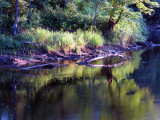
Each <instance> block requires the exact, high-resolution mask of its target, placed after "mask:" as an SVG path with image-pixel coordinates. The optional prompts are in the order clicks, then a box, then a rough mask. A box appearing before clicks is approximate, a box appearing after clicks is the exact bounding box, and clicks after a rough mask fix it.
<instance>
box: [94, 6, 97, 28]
mask: <svg viewBox="0 0 160 120" xmlns="http://www.w3.org/2000/svg"><path fill="white" fill-rule="evenodd" d="M97 11H98V5H97V4H96V9H95V18H94V26H95V27H96V24H97Z"/></svg>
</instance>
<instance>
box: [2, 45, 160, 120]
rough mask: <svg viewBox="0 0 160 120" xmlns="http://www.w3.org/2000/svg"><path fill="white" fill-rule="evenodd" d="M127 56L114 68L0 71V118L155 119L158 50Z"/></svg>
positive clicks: (159, 112)
mask: <svg viewBox="0 0 160 120" xmlns="http://www.w3.org/2000/svg"><path fill="white" fill-rule="evenodd" d="M128 55H129V56H131V57H132V59H130V60H128V61H126V62H125V64H124V65H121V66H119V67H117V68H100V67H98V68H91V67H88V66H79V65H76V64H75V63H74V62H71V61H65V63H69V66H68V67H62V68H55V69H54V70H52V71H49V70H48V71H47V70H43V71H42V70H41V71H35V70H30V71H11V70H4V69H1V70H0V73H1V74H0V119H1V120H8V119H9V120H11V119H17V120H143V119H146V120H152V119H155V120H157V119H160V48H154V49H149V50H141V51H137V52H133V53H128ZM106 61H107V60H104V61H102V60H101V61H99V63H98V64H101V63H106Z"/></svg>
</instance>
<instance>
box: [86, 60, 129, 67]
mask: <svg viewBox="0 0 160 120" xmlns="http://www.w3.org/2000/svg"><path fill="white" fill-rule="evenodd" d="M125 61H126V60H124V61H122V62H120V63H115V64H108V65H93V64H86V65H87V66H89V67H108V68H109V67H118V66H120V65H123V64H124V62H125Z"/></svg>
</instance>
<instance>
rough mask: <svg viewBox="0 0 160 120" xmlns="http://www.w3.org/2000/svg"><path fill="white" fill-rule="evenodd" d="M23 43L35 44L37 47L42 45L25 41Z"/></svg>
mask: <svg viewBox="0 0 160 120" xmlns="http://www.w3.org/2000/svg"><path fill="white" fill-rule="evenodd" d="M23 43H24V44H34V45H37V46H41V44H39V43H34V42H27V41H24V42H23Z"/></svg>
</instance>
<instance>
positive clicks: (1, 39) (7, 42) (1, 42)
mask: <svg viewBox="0 0 160 120" xmlns="http://www.w3.org/2000/svg"><path fill="white" fill-rule="evenodd" d="M20 47H21V43H20V42H19V41H17V40H14V39H13V38H12V37H9V36H4V35H0V49H1V50H11V49H19V48H20Z"/></svg>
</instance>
